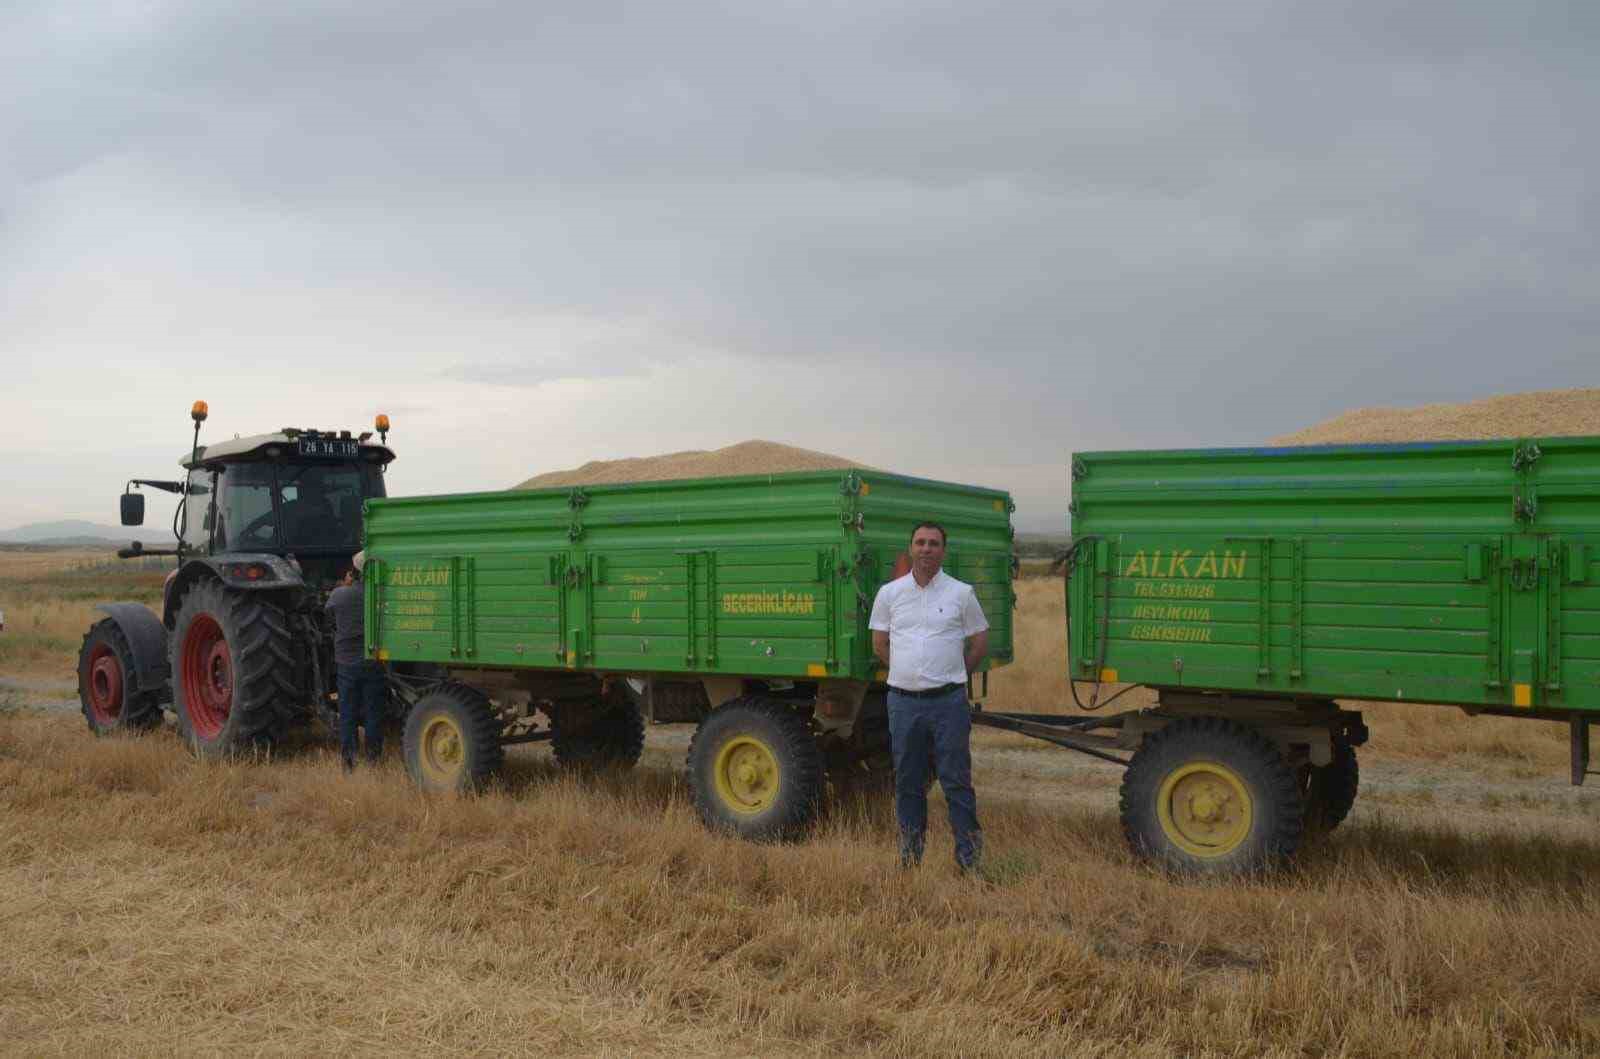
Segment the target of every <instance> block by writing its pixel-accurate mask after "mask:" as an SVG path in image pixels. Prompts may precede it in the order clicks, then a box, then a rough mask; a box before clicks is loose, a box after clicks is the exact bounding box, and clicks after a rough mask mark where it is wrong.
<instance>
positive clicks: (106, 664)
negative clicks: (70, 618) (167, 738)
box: [78, 618, 161, 735]
mask: <svg viewBox="0 0 1600 1059" xmlns="http://www.w3.org/2000/svg"><path fill="white" fill-rule="evenodd" d="M137 681H138V675H137V670H136V669H135V667H134V664H133V648H132V647H130V646H129V644H128V638H127V637H126V636H125V635H123V632H122V630H121V629H120V628H119V627H118V626H117V623H116V621H115V620H113V619H111V618H104V619H102V620H100V621H97V622H95V623H94V624H93V625H91V626H89V631H88V632H87V633H85V634H84V637H83V646H82V647H81V648H79V649H78V701H79V702H81V703H82V704H83V718H84V720H86V721H88V722H89V731H91V732H93V733H94V734H95V735H110V734H111V733H113V732H138V731H143V730H145V729H147V728H154V727H156V726H157V725H159V724H160V723H161V692H160V689H154V690H145V689H141V688H139V687H138V683H137Z"/></svg>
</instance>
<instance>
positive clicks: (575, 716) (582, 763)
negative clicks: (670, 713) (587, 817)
mask: <svg viewBox="0 0 1600 1059" xmlns="http://www.w3.org/2000/svg"><path fill="white" fill-rule="evenodd" d="M550 749H551V751H552V752H553V753H554V754H555V759H556V763H557V764H559V765H561V766H563V767H565V768H574V769H604V768H623V769H631V768H633V766H635V765H637V764H638V763H639V755H641V754H643V753H644V713H643V712H642V711H641V710H640V709H639V706H638V704H637V703H635V702H634V701H633V697H632V696H631V695H628V694H627V691H626V690H625V689H624V690H623V691H622V692H621V693H618V692H616V691H612V692H610V693H608V694H607V695H606V697H605V698H604V699H602V700H601V701H600V702H599V703H596V704H594V705H583V704H578V705H573V704H568V705H565V706H563V707H561V708H560V709H557V710H555V711H554V712H553V713H552V714H551V717H550Z"/></svg>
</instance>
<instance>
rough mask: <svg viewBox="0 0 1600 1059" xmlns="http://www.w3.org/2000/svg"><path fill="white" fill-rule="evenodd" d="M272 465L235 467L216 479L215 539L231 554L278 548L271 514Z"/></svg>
mask: <svg viewBox="0 0 1600 1059" xmlns="http://www.w3.org/2000/svg"><path fill="white" fill-rule="evenodd" d="M272 484H273V483H272V464H270V463H232V464H229V465H228V466H227V467H226V468H224V469H223V471H222V474H221V475H219V476H218V478H217V514H216V525H215V526H214V527H213V529H214V530H215V536H214V538H213V539H215V540H216V541H217V543H218V544H219V545H220V546H221V547H222V548H223V549H226V550H227V551H230V552H268V551H275V550H276V549H277V547H278V521H277V519H276V518H275V517H274V515H273V511H272Z"/></svg>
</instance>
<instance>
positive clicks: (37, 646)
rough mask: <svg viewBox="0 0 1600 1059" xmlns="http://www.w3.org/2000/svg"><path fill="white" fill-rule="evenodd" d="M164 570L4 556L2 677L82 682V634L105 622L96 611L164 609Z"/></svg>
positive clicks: (34, 553) (44, 555)
mask: <svg viewBox="0 0 1600 1059" xmlns="http://www.w3.org/2000/svg"><path fill="white" fill-rule="evenodd" d="M167 561H168V562H169V563H170V562H171V560H167ZM159 564H160V560H157V559H148V560H144V561H142V562H135V561H127V562H125V561H123V560H120V559H116V558H114V557H113V556H112V555H111V554H110V553H109V552H105V551H87V550H64V551H57V550H30V549H14V550H0V611H3V612H4V613H5V631H4V632H0V675H4V676H8V677H19V676H21V677H55V678H58V679H60V680H62V681H70V680H73V679H75V677H74V666H76V665H77V658H78V647H79V645H80V644H81V643H82V642H83V634H84V633H85V632H86V631H88V628H89V626H90V625H91V624H93V623H94V622H96V621H98V620H100V619H101V618H103V617H104V616H105V615H103V614H99V613H97V612H96V611H95V609H94V607H95V604H96V603H100V602H104V601H108V600H130V601H134V602H139V603H146V604H152V605H155V606H157V607H158V608H159V605H160V601H161V582H162V579H163V578H164V577H165V576H166V570H167V569H168V568H167V567H163V566H161V565H159Z"/></svg>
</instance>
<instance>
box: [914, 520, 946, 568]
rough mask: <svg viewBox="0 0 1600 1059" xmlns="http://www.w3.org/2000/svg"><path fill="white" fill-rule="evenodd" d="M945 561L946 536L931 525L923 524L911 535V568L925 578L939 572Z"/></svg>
mask: <svg viewBox="0 0 1600 1059" xmlns="http://www.w3.org/2000/svg"><path fill="white" fill-rule="evenodd" d="M943 562H944V537H943V536H941V535H940V533H939V531H938V530H936V529H934V528H932V527H931V526H923V527H922V528H921V529H919V530H917V532H916V533H914V534H913V535H912V537H911V568H912V570H913V571H915V572H916V573H917V574H918V576H920V577H922V578H923V579H927V578H929V577H932V576H933V575H934V574H936V573H938V572H939V566H940V564H941V563H943Z"/></svg>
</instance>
